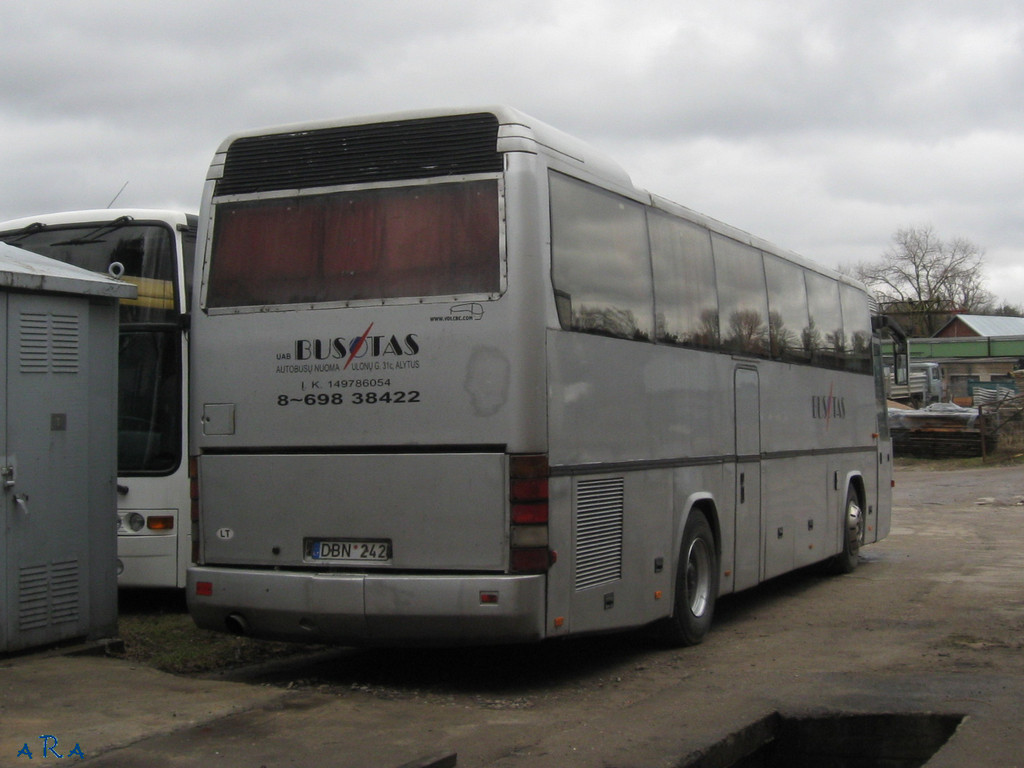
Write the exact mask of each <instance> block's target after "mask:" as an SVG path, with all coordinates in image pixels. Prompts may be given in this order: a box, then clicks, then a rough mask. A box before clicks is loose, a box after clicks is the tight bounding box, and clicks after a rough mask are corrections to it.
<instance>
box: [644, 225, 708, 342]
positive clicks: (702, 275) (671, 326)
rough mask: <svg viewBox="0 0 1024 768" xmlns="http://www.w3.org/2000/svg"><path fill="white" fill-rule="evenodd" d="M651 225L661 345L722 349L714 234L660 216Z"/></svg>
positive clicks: (658, 333) (655, 302)
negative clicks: (666, 343) (712, 250)
mask: <svg viewBox="0 0 1024 768" xmlns="http://www.w3.org/2000/svg"><path fill="white" fill-rule="evenodd" d="M648 225H649V227H650V232H651V255H652V257H653V261H654V294H655V299H654V306H655V310H656V321H657V338H658V340H659V341H664V342H668V343H670V344H684V345H686V346H695V347H706V348H710V349H714V348H717V347H718V346H719V343H720V334H719V327H718V294H717V293H716V291H715V264H714V260H713V259H712V256H711V234H710V233H709V232H708V230H706V229H704V228H703V227H699V226H697V225H696V224H692V223H690V222H688V221H685V220H683V219H677V218H673V217H671V216H667V215H665V214H661V213H652V214H651V215H650V216H649V218H648Z"/></svg>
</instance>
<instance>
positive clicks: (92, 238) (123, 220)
mask: <svg viewBox="0 0 1024 768" xmlns="http://www.w3.org/2000/svg"><path fill="white" fill-rule="evenodd" d="M133 221H135V219H133V218H132V217H131V216H118V217H117V218H116V219H114V220H113V221H111V222H108V223H106V224H102V225H100V226H98V227H96V229H94V230H93V231H92V232H86V233H85V234H84V235H82V236H81V237H75V238H72V239H71V240H64V241H63V242H60V243H54V245H55V246H57V245H89V244H91V243H102V242H103V238H101V237H97V235H98V234H99V233H100V232H104V233H106V232H113V231H114V230H116V229H120V228H121V227H123V226H125V225H127V224H131V223H132V222H133Z"/></svg>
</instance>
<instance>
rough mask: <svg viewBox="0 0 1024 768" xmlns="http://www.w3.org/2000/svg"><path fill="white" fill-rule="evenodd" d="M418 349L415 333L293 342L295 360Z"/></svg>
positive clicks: (397, 353)
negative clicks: (403, 336) (399, 335)
mask: <svg viewBox="0 0 1024 768" xmlns="http://www.w3.org/2000/svg"><path fill="white" fill-rule="evenodd" d="M419 351H420V345H419V344H418V343H417V341H416V334H415V333H409V334H406V336H405V338H404V339H399V338H398V337H397V336H366V337H361V338H358V339H346V338H345V337H344V336H338V337H335V338H333V339H299V340H297V341H296V342H295V359H296V360H344V359H345V358H346V357H352V358H359V357H366V356H367V355H368V356H370V357H384V356H386V355H398V356H401V355H415V354H416V353H418V352H419Z"/></svg>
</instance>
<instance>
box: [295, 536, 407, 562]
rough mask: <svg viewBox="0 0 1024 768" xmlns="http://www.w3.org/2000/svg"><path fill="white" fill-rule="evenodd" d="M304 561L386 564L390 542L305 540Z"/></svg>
mask: <svg viewBox="0 0 1024 768" xmlns="http://www.w3.org/2000/svg"><path fill="white" fill-rule="evenodd" d="M305 549H306V559H307V560H313V561H316V562H318V563H324V562H329V563H367V562H369V563H387V562H390V560H391V542H390V541H364V540H359V539H306V547H305Z"/></svg>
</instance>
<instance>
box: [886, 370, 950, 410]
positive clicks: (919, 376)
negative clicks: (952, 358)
mask: <svg viewBox="0 0 1024 768" xmlns="http://www.w3.org/2000/svg"><path fill="white" fill-rule="evenodd" d="M888 386H889V399H890V400H894V401H896V402H897V403H904V404H906V405H909V406H911V407H912V408H924V407H926V406H928V405H931V404H932V403H938V402H942V400H943V399H944V394H945V393H944V384H943V380H942V368H941V366H940V365H939V364H938V363H911V364H910V380H909V381H908V382H907V383H906V384H896V383H895V382H894V381H893V376H892V371H891V370H890V371H889V381H888Z"/></svg>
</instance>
